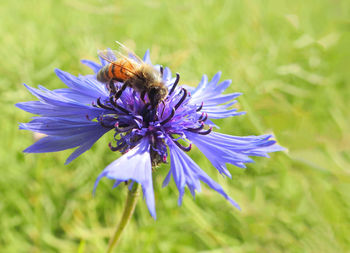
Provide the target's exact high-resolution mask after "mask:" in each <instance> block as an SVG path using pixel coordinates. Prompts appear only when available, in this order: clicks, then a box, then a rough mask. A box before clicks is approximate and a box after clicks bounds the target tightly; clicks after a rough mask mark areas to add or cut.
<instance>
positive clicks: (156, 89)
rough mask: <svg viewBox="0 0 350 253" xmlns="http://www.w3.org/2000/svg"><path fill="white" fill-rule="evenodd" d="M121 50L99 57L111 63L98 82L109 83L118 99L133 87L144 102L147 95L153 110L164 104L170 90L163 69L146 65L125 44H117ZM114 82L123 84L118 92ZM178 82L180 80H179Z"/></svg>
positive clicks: (104, 68)
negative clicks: (163, 78) (166, 84)
mask: <svg viewBox="0 0 350 253" xmlns="http://www.w3.org/2000/svg"><path fill="white" fill-rule="evenodd" d="M117 43H118V44H119V46H120V48H121V50H118V51H112V50H103V51H99V52H98V55H99V56H100V57H101V58H102V59H104V60H106V61H107V62H109V64H107V65H105V66H104V67H102V68H101V69H100V71H99V72H98V73H97V80H98V81H100V82H103V83H109V89H110V90H111V91H112V92H113V93H115V95H114V97H115V99H118V98H119V97H120V96H121V95H122V93H123V91H124V90H125V89H126V87H131V88H133V89H134V90H135V91H137V92H139V93H140V97H141V99H142V100H143V101H145V100H144V98H145V95H146V94H147V96H148V99H149V104H150V105H151V106H152V108H155V107H157V106H158V104H159V103H161V102H163V103H164V99H165V98H166V97H167V95H168V88H167V87H166V86H165V84H164V82H163V80H162V74H163V73H162V72H163V70H162V68H161V69H160V71H157V70H156V69H155V68H154V67H153V66H151V65H149V64H147V63H145V62H144V61H143V60H142V59H140V58H139V57H138V56H136V55H135V54H134V53H133V52H132V51H131V50H129V49H128V48H127V47H125V46H124V45H123V44H121V43H119V42H117ZM114 81H119V82H122V83H123V85H122V87H121V88H120V89H118V90H117V91H116V90H115V86H114ZM177 82H178V80H177Z"/></svg>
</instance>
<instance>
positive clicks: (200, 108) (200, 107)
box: [196, 102, 204, 112]
mask: <svg viewBox="0 0 350 253" xmlns="http://www.w3.org/2000/svg"><path fill="white" fill-rule="evenodd" d="M203 105H204V103H203V102H202V103H201V105H200V106H199V107H198V108H197V110H196V112H199V111H200V110H202V108H203Z"/></svg>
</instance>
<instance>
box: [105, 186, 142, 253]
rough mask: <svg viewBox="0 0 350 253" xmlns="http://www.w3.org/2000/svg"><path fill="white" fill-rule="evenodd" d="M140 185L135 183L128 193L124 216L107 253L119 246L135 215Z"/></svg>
mask: <svg viewBox="0 0 350 253" xmlns="http://www.w3.org/2000/svg"><path fill="white" fill-rule="evenodd" d="M139 188H140V187H139V184H138V183H136V182H134V185H133V186H132V189H131V190H130V191H129V192H128V197H127V199H126V202H125V207H124V212H123V216H122V218H121V220H120V222H119V224H118V226H117V228H116V230H115V232H114V234H113V236H112V237H111V239H110V240H109V244H108V250H107V253H111V252H112V250H113V249H114V247H115V246H116V245H117V244H118V241H119V239H120V235H121V234H122V233H123V231H124V228H125V227H126V225H127V224H128V223H129V221H130V219H131V216H132V214H133V213H134V210H135V206H136V203H137V200H138V196H139V195H140V194H139Z"/></svg>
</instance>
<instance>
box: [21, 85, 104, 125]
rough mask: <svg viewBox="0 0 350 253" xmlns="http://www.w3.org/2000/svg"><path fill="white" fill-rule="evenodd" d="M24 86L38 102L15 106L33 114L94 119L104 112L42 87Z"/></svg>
mask: <svg viewBox="0 0 350 253" xmlns="http://www.w3.org/2000/svg"><path fill="white" fill-rule="evenodd" d="M24 86H25V87H26V88H27V89H28V90H29V91H30V92H31V93H32V94H33V95H35V96H36V97H37V98H39V99H40V101H31V102H23V103H17V104H16V106H17V107H18V108H20V109H22V110H24V111H27V112H30V113H33V114H38V115H43V116H65V117H73V118H89V119H94V118H96V117H97V116H99V115H100V114H101V113H103V112H104V111H105V110H104V109H101V108H97V107H93V106H90V105H85V104H82V103H80V102H79V101H74V100H72V99H70V98H68V97H65V96H63V95H61V94H60V93H56V92H55V91H50V90H47V89H44V88H43V87H41V90H39V89H35V88H32V87H30V86H28V85H25V84H24Z"/></svg>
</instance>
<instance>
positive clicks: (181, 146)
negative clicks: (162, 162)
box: [173, 140, 192, 152]
mask: <svg viewBox="0 0 350 253" xmlns="http://www.w3.org/2000/svg"><path fill="white" fill-rule="evenodd" d="M173 142H174V143H175V144H176V146H178V147H179V148H181V149H182V150H183V151H185V152H188V151H190V150H191V149H192V143H190V145H189V146H188V147H185V146H183V145H181V144H180V143H179V142H178V141H175V140H173Z"/></svg>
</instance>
